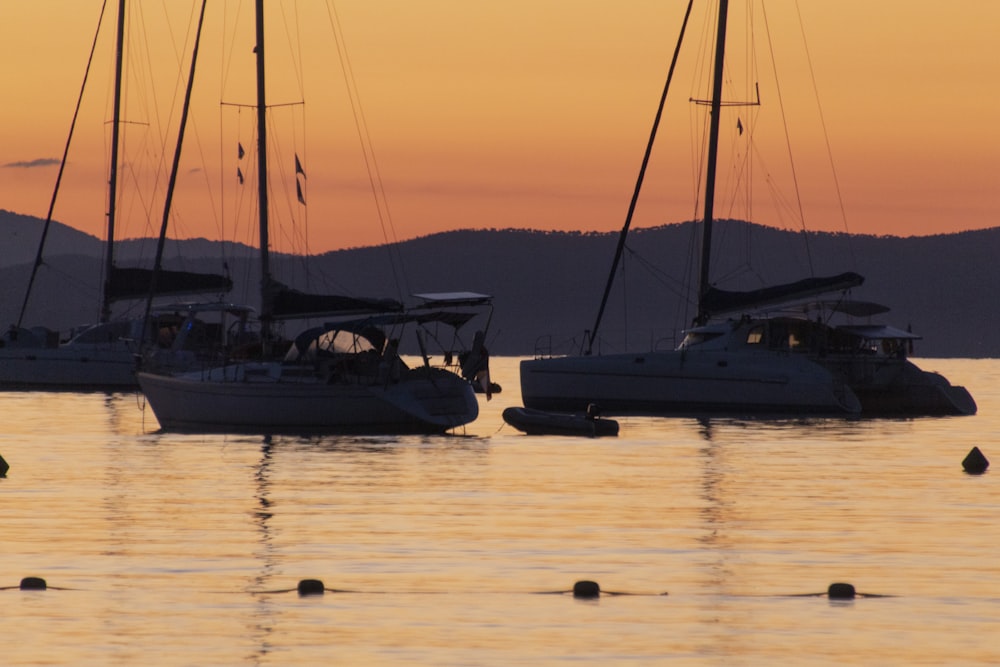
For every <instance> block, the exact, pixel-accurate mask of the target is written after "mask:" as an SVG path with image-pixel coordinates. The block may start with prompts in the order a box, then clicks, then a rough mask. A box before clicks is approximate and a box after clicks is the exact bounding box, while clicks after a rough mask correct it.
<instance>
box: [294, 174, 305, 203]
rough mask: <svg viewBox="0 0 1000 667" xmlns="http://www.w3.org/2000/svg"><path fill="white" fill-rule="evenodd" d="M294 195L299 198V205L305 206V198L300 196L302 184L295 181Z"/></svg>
mask: <svg viewBox="0 0 1000 667" xmlns="http://www.w3.org/2000/svg"><path fill="white" fill-rule="evenodd" d="M295 194H296V195H298V197H299V203H300V204H302V205H303V206H305V205H306V198H305V197H303V196H302V184H301V183H299V182H298V180H296V181H295Z"/></svg>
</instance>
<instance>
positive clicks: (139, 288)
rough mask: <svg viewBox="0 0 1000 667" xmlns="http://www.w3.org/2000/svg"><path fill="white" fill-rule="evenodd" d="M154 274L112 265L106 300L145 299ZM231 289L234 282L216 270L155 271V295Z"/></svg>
mask: <svg viewBox="0 0 1000 667" xmlns="http://www.w3.org/2000/svg"><path fill="white" fill-rule="evenodd" d="M153 273H154V272H153V270H152V269H143V268H139V267H126V268H122V267H117V266H116V267H114V268H113V269H112V271H111V277H110V278H109V279H108V286H107V298H108V300H109V301H120V300H123V299H145V298H146V297H148V296H149V288H150V285H151V284H152V280H153ZM231 289H233V281H232V280H231V279H230V278H229V277H228V276H223V275H219V274H216V273H194V272H192V271H165V270H163V269H160V271H159V272H158V273H157V274H156V294H155V295H154V296H167V295H170V296H177V295H182V294H204V293H209V292H212V293H223V292H229V291H230V290H231Z"/></svg>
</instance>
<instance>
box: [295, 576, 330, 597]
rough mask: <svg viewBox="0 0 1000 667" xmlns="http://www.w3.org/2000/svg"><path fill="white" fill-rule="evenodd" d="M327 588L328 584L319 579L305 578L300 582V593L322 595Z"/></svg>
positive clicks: (301, 594)
mask: <svg viewBox="0 0 1000 667" xmlns="http://www.w3.org/2000/svg"><path fill="white" fill-rule="evenodd" d="M325 590H326V586H324V585H323V582H322V581H320V580H319V579H303V580H302V581H300V582H299V587H298V591H299V595H300V596H305V595H322V594H323V591H325Z"/></svg>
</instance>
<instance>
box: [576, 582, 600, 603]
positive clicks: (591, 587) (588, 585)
mask: <svg viewBox="0 0 1000 667" xmlns="http://www.w3.org/2000/svg"><path fill="white" fill-rule="evenodd" d="M573 597H575V598H582V599H584V600H592V599H593V598H598V597H601V587H600V586H599V585H598V583H597V582H596V581H578V582H576V583H575V584H573Z"/></svg>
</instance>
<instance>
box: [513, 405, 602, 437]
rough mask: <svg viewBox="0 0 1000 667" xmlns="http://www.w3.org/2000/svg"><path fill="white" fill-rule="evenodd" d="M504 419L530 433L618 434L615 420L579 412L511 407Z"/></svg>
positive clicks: (519, 429)
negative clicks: (568, 412)
mask: <svg viewBox="0 0 1000 667" xmlns="http://www.w3.org/2000/svg"><path fill="white" fill-rule="evenodd" d="M503 420H504V421H505V422H507V423H508V424H510V425H511V426H513V427H514V428H516V429H517V430H518V431H521V432H522V433H527V434H528V435H580V436H585V437H589V438H595V437H599V436H616V435H618V422H616V421H615V420H613V419H601V418H593V419H591V418H588V417H587V416H585V415H578V414H566V413H555V412H545V411H543V410H532V409H531V408H517V407H511V408H507V409H505V410H504V411H503Z"/></svg>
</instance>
